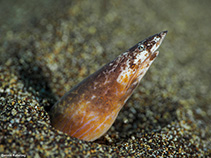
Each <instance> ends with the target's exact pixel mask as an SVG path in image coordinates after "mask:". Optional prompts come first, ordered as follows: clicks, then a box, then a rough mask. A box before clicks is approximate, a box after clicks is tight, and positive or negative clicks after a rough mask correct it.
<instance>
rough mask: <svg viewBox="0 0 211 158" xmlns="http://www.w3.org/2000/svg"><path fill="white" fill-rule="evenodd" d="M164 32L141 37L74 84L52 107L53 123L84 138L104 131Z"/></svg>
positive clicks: (57, 127) (154, 53)
mask: <svg viewBox="0 0 211 158" xmlns="http://www.w3.org/2000/svg"><path fill="white" fill-rule="evenodd" d="M166 34H167V31H163V32H160V33H158V34H155V35H153V36H151V37H148V38H146V39H144V40H143V41H141V42H139V43H137V44H136V45H135V46H133V47H131V48H130V49H128V50H127V51H126V52H124V53H122V54H121V55H119V56H118V57H117V58H116V59H114V60H113V61H111V62H109V63H108V64H106V65H105V66H103V67H102V68H101V69H99V70H98V71H96V72H95V73H93V74H92V75H90V76H88V77H87V78H85V79H84V80H83V81H82V82H80V83H79V84H78V85H76V86H75V87H73V88H72V89H71V90H70V91H69V92H67V93H66V94H65V95H64V96H63V97H62V98H61V99H60V100H59V101H58V102H57V103H56V104H55V105H54V106H53V107H52V109H51V111H50V117H51V123H52V126H53V127H55V128H56V129H58V130H60V131H63V132H65V133H67V134H68V135H70V136H73V137H76V138H79V139H82V140H86V141H94V140H96V139H97V138H99V137H101V136H102V135H103V134H105V133H106V132H107V131H108V129H109V128H110V127H111V125H112V124H113V122H114V121H115V119H116V117H117V115H118V113H119V111H120V110H121V108H122V107H123V105H124V104H125V102H126V101H127V100H128V98H129V97H130V96H131V94H132V93H133V91H134V89H135V88H136V87H137V86H138V84H139V82H140V80H141V79H142V77H143V76H144V75H145V73H146V72H147V70H148V69H149V67H150V65H151V64H152V62H153V61H154V60H155V58H156V57H157V55H158V53H159V52H158V51H157V49H158V48H159V46H160V45H161V43H162V41H163V39H164V37H165V36H166Z"/></svg>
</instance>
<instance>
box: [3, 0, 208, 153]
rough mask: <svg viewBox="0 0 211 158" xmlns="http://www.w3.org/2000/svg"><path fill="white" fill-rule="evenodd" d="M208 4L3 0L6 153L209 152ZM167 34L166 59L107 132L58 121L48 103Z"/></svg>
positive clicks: (162, 51)
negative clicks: (75, 132) (89, 133)
mask: <svg viewBox="0 0 211 158" xmlns="http://www.w3.org/2000/svg"><path fill="white" fill-rule="evenodd" d="M210 6H211V2H210V1H209V0H206V1H205V0H204V1H190V0H187V1H167V0H157V1H147V0H145V1H138V0H136V1H120V0H117V1H108V0H104V1H103V0H101V1H94V0H93V1H91V0H81V1H76V0H75V1H56V0H54V1H53V0H46V1H42V0H36V1H35V0H31V1H27V0H21V1H0V153H1V156H2V157H3V156H4V157H9V156H11V155H12V154H16V157H17V156H18V155H19V157H20V156H22V157H24V156H28V157H77V156H79V157H84V156H87V157H126V156H131V157H156V156H158V157H159V156H160V157H162V156H163V157H167V156H169V157H170V156H172V157H183V156H184V157H206V156H207V157H209V156H211V84H210V80H211V42H210V41H211V38H210V36H211V29H210V26H211V20H210V19H211V18H210V15H211V11H210ZM164 30H168V34H167V36H166V38H165V40H164V42H163V44H162V45H161V48H160V49H159V50H160V54H159V56H158V57H157V59H156V60H155V62H154V63H153V64H152V66H151V68H150V69H149V71H148V72H147V74H146V75H145V76H144V78H143V79H142V81H141V83H140V85H139V87H138V88H137V89H136V90H135V92H134V94H133V95H132V96H131V98H130V99H129V100H128V101H127V103H126V105H125V106H124V108H123V109H122V110H121V111H120V113H119V115H118V118H117V119H116V121H115V123H114V124H113V126H112V127H111V129H110V130H109V131H108V132H107V133H106V135H105V136H103V137H102V138H100V139H99V140H96V141H95V142H85V141H82V140H78V139H76V138H72V137H70V136H68V135H66V134H65V133H62V132H59V131H57V130H56V129H54V128H53V127H52V126H51V124H50V119H49V114H48V112H49V109H50V108H51V107H52V106H53V104H54V103H55V102H56V101H57V100H58V99H59V98H60V97H61V96H62V95H63V94H64V93H65V92H67V91H69V90H70V89H71V88H72V87H73V86H74V85H75V84H77V83H78V82H80V81H81V80H82V79H83V78H85V77H86V76H88V75H89V74H91V73H93V72H95V71H96V70H97V69H99V68H100V67H101V66H103V65H104V64H106V63H107V62H109V61H111V60H113V59H114V58H115V57H116V56H118V55H119V54H120V53H122V52H124V51H125V50H127V49H128V48H130V47H131V46H133V45H134V44H136V43H137V42H138V41H141V40H143V39H144V38H146V37H148V36H150V35H153V34H155V33H158V32H160V31H164ZM13 156H15V155H13Z"/></svg>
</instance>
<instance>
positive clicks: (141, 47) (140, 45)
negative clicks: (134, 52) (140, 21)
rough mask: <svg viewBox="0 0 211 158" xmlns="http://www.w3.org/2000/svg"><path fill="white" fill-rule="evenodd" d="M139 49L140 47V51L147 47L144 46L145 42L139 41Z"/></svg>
mask: <svg viewBox="0 0 211 158" xmlns="http://www.w3.org/2000/svg"><path fill="white" fill-rule="evenodd" d="M138 49H139V51H142V50H144V49H145V47H144V45H143V44H141V43H139V44H138Z"/></svg>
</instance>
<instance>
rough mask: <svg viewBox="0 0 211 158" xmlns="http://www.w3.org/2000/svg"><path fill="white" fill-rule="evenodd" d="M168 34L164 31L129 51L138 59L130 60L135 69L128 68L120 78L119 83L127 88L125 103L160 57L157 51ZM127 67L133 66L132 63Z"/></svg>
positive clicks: (125, 89) (125, 90)
mask: <svg viewBox="0 0 211 158" xmlns="http://www.w3.org/2000/svg"><path fill="white" fill-rule="evenodd" d="M166 34H167V31H163V32H160V33H158V34H155V35H153V36H150V37H148V38H146V39H145V40H143V41H141V42H139V43H138V44H137V45H135V46H134V47H132V48H130V49H129V50H128V54H132V56H135V57H136V59H135V60H131V59H129V60H128V61H130V62H132V64H133V65H135V66H134V67H133V68H131V67H129V66H128V67H126V68H125V72H124V71H122V73H120V75H119V77H121V78H123V80H122V81H120V82H119V83H120V84H122V85H123V86H124V87H125V88H124V91H123V93H124V94H125V95H124V96H123V98H124V99H123V100H124V102H126V101H127V99H128V98H129V97H130V96H131V94H132V92H133V91H134V89H135V88H136V87H137V86H138V84H139V82H140V81H141V79H142V78H143V76H144V75H145V73H146V72H147V70H148V69H149V67H150V66H151V64H152V63H153V61H154V60H155V58H156V57H157V56H158V54H159V51H157V49H158V48H159V47H160V45H161V43H162V41H163V40H164V38H165V36H166ZM127 65H131V63H130V64H127ZM125 78H128V79H125ZM124 81H127V82H124Z"/></svg>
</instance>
